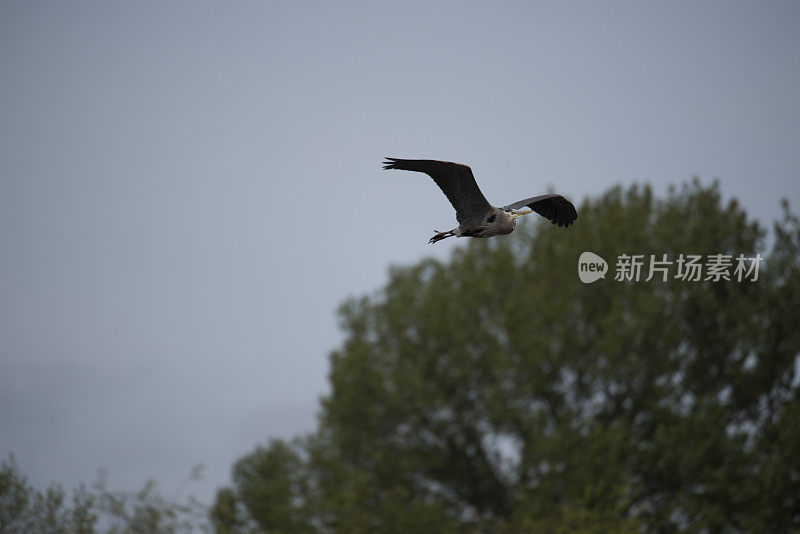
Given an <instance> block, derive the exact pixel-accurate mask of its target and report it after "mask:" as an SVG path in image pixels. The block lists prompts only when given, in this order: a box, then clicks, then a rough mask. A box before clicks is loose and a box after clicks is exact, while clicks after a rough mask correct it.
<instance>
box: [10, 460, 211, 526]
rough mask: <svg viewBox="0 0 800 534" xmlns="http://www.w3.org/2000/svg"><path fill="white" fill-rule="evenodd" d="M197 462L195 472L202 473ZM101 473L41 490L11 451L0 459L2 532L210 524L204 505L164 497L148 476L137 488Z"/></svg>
mask: <svg viewBox="0 0 800 534" xmlns="http://www.w3.org/2000/svg"><path fill="white" fill-rule="evenodd" d="M200 469H201V467H200V466H198V467H195V469H194V470H193V472H192V477H193V478H195V479H196V478H197V477H198V476H199V475H200ZM106 482H107V475H105V473H101V476H100V477H99V479H98V481H97V483H96V484H94V486H93V488H92V489H89V488H87V487H86V486H85V485H81V486H79V487H78V489H76V490H75V491H73V493H72V504H71V505H70V504H69V503H68V502H67V500H66V494H65V492H64V490H63V489H62V488H61V486H60V485H58V484H51V485H50V486H48V487H47V488H46V489H45V490H44V491H41V490H37V489H36V488H34V487H33V486H32V485H31V484H30V483H29V482H28V480H27V478H26V477H25V475H24V474H23V473H22V472H21V471H20V469H19V466H18V465H17V462H16V460H15V458H14V456H13V455H9V457H8V459H7V460H3V462H2V464H0V534H96V533H99V532H103V533H106V534H177V533H180V532H187V533H192V532H198V531H202V530H207V529H206V521H205V515H206V510H205V508H204V507H203V506H202V505H201V504H200V503H199V502H197V501H195V500H194V499H191V498H190V499H189V501H188V502H186V503H179V502H173V501H171V500H167V499H165V498H164V497H163V496H162V495H161V494H160V493H159V492H158V491H157V489H156V483H155V482H153V481H148V482H147V483H146V484H145V486H144V487H143V488H142V489H141V490H140V491H138V492H121V491H111V490H109V489H108V487H107V484H106Z"/></svg>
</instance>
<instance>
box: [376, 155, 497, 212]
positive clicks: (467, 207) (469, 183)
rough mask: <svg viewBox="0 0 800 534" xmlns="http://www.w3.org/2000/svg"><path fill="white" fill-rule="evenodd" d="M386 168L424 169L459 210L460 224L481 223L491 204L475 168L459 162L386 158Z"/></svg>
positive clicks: (422, 170) (384, 166) (420, 170)
mask: <svg viewBox="0 0 800 534" xmlns="http://www.w3.org/2000/svg"><path fill="white" fill-rule="evenodd" d="M383 168H384V169H400V170H403V171H417V172H424V173H425V174H427V175H428V176H430V177H431V178H433V181H434V182H436V185H438V186H439V188H440V189H441V190H442V192H444V194H445V196H447V200H449V201H450V204H452V205H453V208H455V210H456V219H457V220H458V223H459V224H464V223H465V221H466V222H467V224H469V223H470V222H476V223H480V221H482V220H483V218H484V217H485V216H486V213H487V212H488V211H489V210H491V209H492V206H491V205H490V204H489V202H488V201H487V200H486V197H484V196H483V193H481V190H480V189H479V188H478V184H477V183H475V177H474V176H473V175H472V169H470V168H469V167H467V166H466V165H461V164H459V163H451V162H449V161H436V160H431V159H397V158H386V161H384V162H383Z"/></svg>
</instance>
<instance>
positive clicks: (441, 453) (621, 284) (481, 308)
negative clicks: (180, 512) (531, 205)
mask: <svg viewBox="0 0 800 534" xmlns="http://www.w3.org/2000/svg"><path fill="white" fill-rule="evenodd" d="M783 208H784V209H783V217H782V219H781V220H780V221H778V222H776V223H775V226H774V231H773V232H772V233H771V235H770V239H771V250H770V251H769V253H768V254H767V253H766V249H765V246H766V237H767V232H766V230H765V229H764V228H763V227H762V226H761V225H760V224H758V223H757V222H755V221H753V220H751V219H749V218H748V217H747V215H746V213H745V212H744V210H743V209H742V208H741V206H739V205H738V204H737V203H736V201H729V202H727V203H725V202H723V200H722V196H721V193H720V190H719V187H718V184H716V183H715V184H713V185H711V186H709V187H704V186H702V185H701V184H700V183H699V182H698V181H697V180H695V181H693V182H692V183H690V184H686V185H684V186H682V187H681V188H680V189H672V190H670V191H669V193H668V194H667V195H666V197H665V198H661V199H659V198H656V197H654V195H653V193H652V191H651V189H650V188H649V187H647V186H644V187H642V186H634V187H631V188H629V189H627V190H623V189H622V188H620V187H616V188H613V189H611V190H610V191H608V192H607V193H606V194H604V195H603V196H601V197H600V198H598V199H596V200H593V201H587V202H585V203H584V205H583V206H582V207H581V208H580V210H579V214H580V215H579V219H578V221H577V224H576V225H575V227H574V228H570V229H569V230H568V231H562V230H559V229H556V228H552V227H551V226H550V225H548V224H547V223H544V222H541V221H539V222H537V223H534V224H528V225H524V226H523V227H521V228H520V229H519V230H517V232H515V233H514V234H513V235H511V236H508V237H504V238H494V239H491V240H470V241H469V242H468V243H466V245H465V246H462V247H459V248H456V249H455V250H454V252H453V253H452V256H451V258H450V260H449V261H448V262H446V263H442V262H439V261H435V260H430V259H429V260H424V261H422V262H420V263H419V264H417V265H414V266H411V267H405V268H393V269H391V271H390V277H389V281H388V283H387V285H386V286H385V288H383V289H382V290H381V291H380V292H379V293H377V294H375V295H372V296H369V297H363V298H359V299H351V300H348V301H347V302H345V304H344V305H343V306H342V307H341V309H340V319H341V325H342V328H343V329H344V331H345V333H346V340H345V342H344V344H343V346H342V347H341V348H340V349H339V350H337V351H335V352H334V353H333V354H332V355H331V371H330V384H331V392H330V394H329V395H328V396H327V397H326V398H324V399H323V402H322V410H321V415H320V420H319V427H318V429H317V431H316V432H314V433H313V434H312V435H310V436H307V437H305V438H302V439H296V440H294V441H291V442H285V441H273V442H271V443H270V444H269V445H268V446H266V447H261V448H258V449H256V450H255V451H253V452H252V453H250V454H248V455H246V456H244V457H243V458H242V459H240V460H239V462H237V464H236V466H235V468H234V479H233V480H234V483H233V486H232V487H230V488H222V489H220V490H219V493H218V497H217V502H216V505H215V507H214V514H212V522H213V524H214V527H215V528H216V529H217V532H220V533H222V532H225V533H234V532H237V533H243V532H306V531H309V532H334V531H335V532H464V531H474V532H553V533H561V532H564V533H566V532H587V533H588V532H641V531H647V532H663V533H670V532H790V531H793V530H795V531H796V530H797V529H800V398H798V382H800V377H798V361H799V358H800V328H798V325H800V222H799V221H798V218H797V216H796V215H795V214H793V213H791V212H790V210H789V208H788V205H787V204H784V207H783ZM586 250H590V251H593V252H595V253H597V254H599V255H600V256H602V257H604V258H606V259H607V260H610V270H611V273H610V274H609V276H607V277H606V279H604V280H599V281H597V282H595V283H593V284H583V283H581V282H580V281H579V280H578V276H577V260H578V257H579V255H580V253H581V252H583V251H586ZM759 253H760V254H762V255H763V256H764V258H765V260H764V261H763V262H762V263H761V265H760V271H759V273H758V279H757V280H755V281H753V280H752V277H753V274H752V273H751V276H750V278H749V279H746V280H743V281H737V280H736V278H735V276H733V278H732V280H730V281H726V280H721V281H716V282H714V281H712V280H705V279H701V280H700V281H695V282H692V281H686V280H681V279H676V278H675V274H676V272H677V265H676V264H674V263H673V265H671V266H670V267H671V270H670V271H669V277H668V279H667V280H666V281H664V280H662V278H661V276H660V275H659V274H658V273H656V274H655V276H654V277H653V279H651V280H649V281H645V279H646V278H648V274H649V272H648V270H647V265H649V261H645V267H644V270H643V271H642V273H641V278H640V281H638V282H635V281H616V280H614V276H613V273H614V269H615V262H616V259H617V258H618V257H619V256H620V255H622V254H629V255H634V254H642V255H644V256H645V260H649V258H650V255H651V254H652V255H655V259H657V260H662V259H664V258H663V257H662V255H663V254H666V255H667V258H666V259H667V261H673V262H676V261H677V260H678V258H679V257H680V255H681V254H683V255H688V254H693V255H701V256H702V257H703V260H704V262H705V261H706V260H707V259H708V256H709V255H716V254H724V255H730V256H732V260H733V262H734V263H735V260H736V257H737V256H738V255H739V254H744V255H745V256H746V257H748V258H750V257H754V256H755V255H756V254H759ZM730 272H731V275H733V267H732V268H731V270H730ZM703 278H705V273H703Z"/></svg>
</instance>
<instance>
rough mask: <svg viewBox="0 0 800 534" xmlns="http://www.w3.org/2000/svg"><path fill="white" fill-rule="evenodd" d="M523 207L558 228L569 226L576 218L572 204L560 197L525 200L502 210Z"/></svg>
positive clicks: (542, 196)
mask: <svg viewBox="0 0 800 534" xmlns="http://www.w3.org/2000/svg"><path fill="white" fill-rule="evenodd" d="M523 206H528V207H529V208H530V209H532V210H533V211H535V212H536V213H538V214H539V215H542V216H543V217H547V219H548V220H549V221H550V222H551V223H553V224H557V225H559V226H565V227H566V226H569V225H570V224H572V223H573V222H575V219H577V218H578V212H577V211H576V210H575V206H573V205H572V202H570V201H569V200H567V199H566V198H564V197H562V196H561V195H540V196H538V197H531V198H526V199H525V200H520V201H518V202H514V203H513V204H509V205H508V206H505V207H503V209H504V210H518V209H520V208H521V207H523Z"/></svg>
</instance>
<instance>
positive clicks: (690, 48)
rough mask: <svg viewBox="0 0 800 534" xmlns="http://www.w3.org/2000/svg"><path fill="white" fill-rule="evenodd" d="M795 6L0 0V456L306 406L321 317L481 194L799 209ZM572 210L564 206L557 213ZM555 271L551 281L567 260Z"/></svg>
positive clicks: (52, 456) (506, 198) (223, 432)
mask: <svg viewBox="0 0 800 534" xmlns="http://www.w3.org/2000/svg"><path fill="white" fill-rule="evenodd" d="M798 95H800V4H798V3H797V2H744V3H741V2H730V1H724V2H661V3H654V2H548V3H542V2H505V3H489V2H482V3H479V2H453V3H449V2H442V3H435V4H433V5H432V4H429V3H428V2H420V3H411V2H391V3H389V2H386V3H380V2H363V3H352V2H335V3H330V2H233V3H230V2H226V3H218V2H214V3H208V2H195V1H192V2H178V1H174V2H153V3H148V2H74V1H72V2H22V1H19V2H2V3H0V455H2V457H5V456H6V455H7V454H8V452H9V451H12V450H13V451H14V453H15V454H16V456H17V459H18V461H19V463H20V464H21V466H22V468H23V470H24V471H25V472H26V473H28V474H29V475H30V477H31V479H32V481H33V482H34V483H36V484H42V485H43V484H46V483H48V482H49V481H58V482H61V483H63V484H64V485H65V486H67V487H72V486H74V485H75V484H77V483H78V482H80V481H92V480H93V479H94V477H95V473H96V471H97V469H98V468H99V467H106V468H108V470H109V471H110V475H111V479H110V483H111V485H112V486H113V487H117V488H124V489H135V488H138V487H139V486H140V485H141V483H143V482H144V480H145V479H146V478H148V477H155V478H157V479H158V480H159V481H160V482H161V487H162V489H163V490H164V492H165V493H166V494H168V495H170V494H172V493H173V492H177V491H179V488H180V485H181V480H182V479H183V478H184V477H185V476H186V475H187V474H188V472H189V470H190V468H191V467H192V465H194V464H196V463H198V462H203V463H205V464H206V465H207V471H206V476H205V479H204V481H203V482H201V483H200V484H198V485H195V486H193V487H192V491H193V492H194V493H195V494H197V495H198V496H200V497H201V498H202V499H204V500H206V501H209V500H210V499H211V498H212V495H213V491H214V490H215V488H217V487H218V486H220V485H222V484H224V483H226V482H227V480H228V474H229V470H230V467H231V465H232V463H233V462H234V460H236V459H237V458H239V457H241V456H242V455H244V454H245V453H247V452H249V451H250V450H252V448H253V447H254V446H255V445H257V444H259V443H263V442H265V441H266V440H267V439H268V438H271V437H290V436H292V435H294V434H296V433H299V432H305V431H309V430H311V429H313V427H314V425H315V414H316V412H317V400H318V398H319V396H320V395H321V394H323V393H325V391H326V389H327V385H326V373H327V356H328V353H329V351H330V350H331V349H333V348H335V347H336V346H337V344H338V343H340V341H341V339H342V338H341V334H340V333H339V331H338V329H337V326H336V318H335V315H334V312H335V309H336V306H337V305H338V304H339V303H340V302H341V301H342V300H343V299H344V298H346V297H347V296H351V295H359V294H363V293H366V292H370V291H372V290H374V289H377V288H379V287H380V286H381V284H382V283H383V282H384V281H385V277H386V269H387V267H388V266H389V265H391V264H393V263H395V264H397V263H399V264H409V263H414V262H416V261H418V260H420V259H421V258H423V257H424V256H426V255H430V254H434V255H436V256H437V257H440V258H445V257H447V254H448V252H449V251H450V250H452V249H453V248H454V247H458V246H460V245H462V243H460V242H458V241H456V240H448V241H445V242H442V243H440V244H438V245H435V246H431V245H428V244H427V240H428V238H429V237H430V235H431V232H432V231H433V229H434V228H436V229H440V230H446V229H449V228H452V227H453V226H454V225H455V217H454V213H453V211H452V209H451V208H450V206H449V204H447V200H446V199H445V198H444V196H443V195H442V194H441V193H440V192H439V191H438V190H437V189H436V187H435V186H434V185H433V183H432V182H430V180H429V179H427V177H425V176H424V175H414V174H410V173H400V172H392V173H390V172H383V171H381V170H380V163H381V158H382V157H383V156H398V157H435V158H440V159H448V160H452V161H459V162H463V163H467V164H469V165H471V166H472V168H473V171H474V172H475V174H476V176H477V179H478V182H479V183H480V184H481V187H482V189H483V191H484V193H485V194H486V196H487V198H488V199H489V200H490V202H494V203H495V204H500V205H502V204H505V203H509V202H511V201H514V200H517V199H519V198H524V197H527V196H531V195H534V194H539V193H542V192H546V190H547V188H548V187H553V188H554V189H556V190H557V191H558V192H561V193H563V194H565V195H567V196H569V197H570V198H572V199H573V200H574V201H575V202H576V204H578V203H579V202H580V201H582V200H583V199H584V198H586V197H587V196H593V195H596V194H598V193H600V192H602V191H603V190H605V189H606V188H608V187H609V186H611V185H613V184H615V183H624V184H629V183H632V182H635V181H649V182H651V183H652V184H654V186H655V188H656V191H657V192H663V191H664V190H665V189H666V186H667V184H670V183H679V182H681V181H684V180H687V179H690V178H691V177H692V176H693V175H698V176H700V177H701V178H702V179H703V180H704V181H705V182H708V181H710V180H711V179H713V178H714V177H719V179H720V181H721V184H722V189H723V192H724V193H725V194H726V195H727V196H736V197H738V198H739V199H740V201H741V202H742V203H743V204H744V206H745V207H746V209H747V210H748V211H749V212H750V214H751V215H754V216H756V217H758V218H760V219H762V220H766V221H770V220H771V219H772V218H773V217H774V216H775V214H777V213H778V212H779V199H780V198H781V197H785V196H786V197H789V198H790V199H791V200H792V202H793V205H794V206H795V209H796V208H797V206H798V205H800V185H799V184H800V181H798V178H799V177H800V150H798V147H800V98H798ZM578 224H580V219H578ZM576 283H577V277H576Z"/></svg>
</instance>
